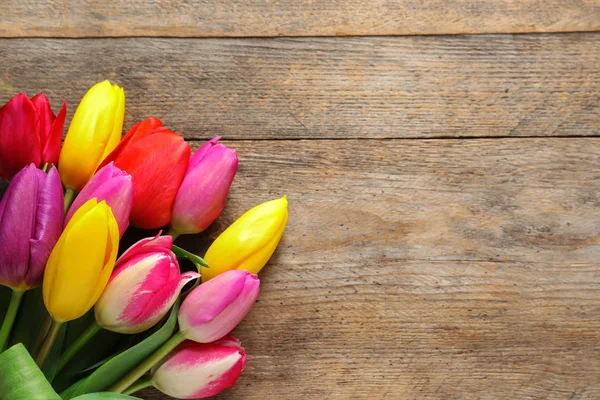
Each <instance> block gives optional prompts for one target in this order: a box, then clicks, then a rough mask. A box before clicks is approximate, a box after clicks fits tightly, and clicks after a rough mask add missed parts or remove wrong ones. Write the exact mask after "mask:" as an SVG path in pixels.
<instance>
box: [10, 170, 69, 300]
mask: <svg viewBox="0 0 600 400" xmlns="http://www.w3.org/2000/svg"><path fill="white" fill-rule="evenodd" d="M62 219H63V192H62V185H61V184H60V178H59V176H58V172H57V171H56V168H54V167H52V168H51V169H50V171H49V172H48V174H46V173H44V172H42V171H41V170H39V169H37V168H36V167H35V165H34V164H30V165H29V166H27V167H25V168H23V169H22V170H21V171H19V173H17V174H16V175H15V176H14V178H13V180H12V181H11V182H10V184H9V186H8V189H7V190H6V193H5V194H4V197H3V198H2V201H1V202H0V284H2V285H6V286H8V287H10V288H12V289H13V290H18V291H24V290H27V289H30V288H34V287H37V286H40V285H41V284H42V277H43V276H44V268H45V267H46V262H47V261H48V257H49V256H50V251H51V250H52V248H53V247H54V245H55V244H56V242H57V241H58V238H59V236H60V233H61V230H62Z"/></svg>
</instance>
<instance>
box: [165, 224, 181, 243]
mask: <svg viewBox="0 0 600 400" xmlns="http://www.w3.org/2000/svg"><path fill="white" fill-rule="evenodd" d="M167 235H169V236H171V237H172V238H173V241H175V240H176V239H177V238H178V237H179V235H181V233H179V232H177V231H176V230H175V229H173V228H171V227H169V231H168V232H167Z"/></svg>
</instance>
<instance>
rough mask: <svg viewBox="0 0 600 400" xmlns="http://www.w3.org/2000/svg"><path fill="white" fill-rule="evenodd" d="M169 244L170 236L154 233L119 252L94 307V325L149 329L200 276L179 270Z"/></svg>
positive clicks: (122, 330)
mask: <svg viewBox="0 0 600 400" xmlns="http://www.w3.org/2000/svg"><path fill="white" fill-rule="evenodd" d="M172 244H173V239H172V237H171V236H156V237H154V238H146V239H142V240H140V241H139V242H137V243H136V244H134V245H133V246H131V247H130V248H129V249H128V250H127V251H126V252H125V253H123V255H122V256H121V257H120V258H119V259H118V260H117V262H116V264H115V270H114V272H113V273H112V275H111V277H110V280H109V281H108V285H107V286H106V289H104V292H103V293H102V296H101V297H100V300H98V302H97V303H96V306H95V307H94V312H95V315H96V322H97V323H98V325H100V326H102V327H103V328H104V329H107V330H109V331H113V332H119V333H129V334H131V333H138V332H143V331H145V330H146V329H149V328H151V327H152V326H154V325H155V324H156V323H157V322H158V321H160V320H161V319H162V318H163V317H164V316H165V314H166V313H167V312H168V311H169V309H170V308H171V306H173V303H175V300H177V297H178V296H179V293H180V292H181V289H182V288H183V286H184V285H185V284H186V283H187V282H189V281H190V280H193V279H197V278H199V277H200V275H199V274H198V273H196V272H185V273H183V274H181V273H180V272H179V264H178V263H177V258H176V257H175V255H174V254H173V253H172V252H171V246H172Z"/></svg>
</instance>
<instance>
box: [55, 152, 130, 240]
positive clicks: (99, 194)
mask: <svg viewBox="0 0 600 400" xmlns="http://www.w3.org/2000/svg"><path fill="white" fill-rule="evenodd" d="M94 197H95V198H96V199H97V200H98V202H101V201H102V200H106V204H108V205H109V206H110V208H111V210H112V212H113V215H114V216H115V219H116V220H117V224H118V225H119V233H120V234H121V236H123V234H124V233H125V231H126V230H127V227H129V215H130V214H131V208H132V206H133V183H131V176H130V175H129V174H128V173H127V172H125V171H121V170H120V169H119V168H117V167H115V165H114V163H112V162H111V163H110V164H108V165H106V166H105V167H102V168H101V169H99V170H98V172H96V174H95V175H94V176H93V177H92V179H91V180H90V181H89V182H88V183H87V184H86V185H85V186H84V187H83V190H81V192H80V193H79V194H78V195H77V198H76V199H75V201H74V202H73V204H72V205H71V208H69V212H67V217H66V218H65V224H64V226H67V223H68V222H69V221H70V220H71V217H72V216H73V214H75V211H77V210H78V209H79V207H81V206H82V205H83V204H85V203H86V202H87V201H88V200H90V199H93V198H94Z"/></svg>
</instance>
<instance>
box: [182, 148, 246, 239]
mask: <svg viewBox="0 0 600 400" xmlns="http://www.w3.org/2000/svg"><path fill="white" fill-rule="evenodd" d="M219 139H220V137H216V138H214V139H212V140H210V141H209V142H207V143H205V144H204V145H203V146H202V147H200V148H199V149H198V151H196V153H195V154H194V155H193V156H192V158H191V159H190V163H189V165H188V168H187V172H186V173H185V177H184V178H183V182H182V183H181V186H180V187H179V191H178V192H177V196H176V197H175V202H174V203H173V210H172V211H173V215H172V217H171V229H172V231H174V232H177V234H186V233H200V232H202V231H203V230H205V229H206V228H208V226H209V225H210V224H212V223H213V222H214V220H215V219H217V217H218V216H219V214H221V211H223V207H224V206H225V199H226V198H227V193H228V192H229V187H230V186H231V182H233V177H234V176H235V173H236V171H237V166H238V159H237V153H236V151H235V150H232V149H228V148H227V147H225V146H223V145H222V144H217V142H218V141H219Z"/></svg>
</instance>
